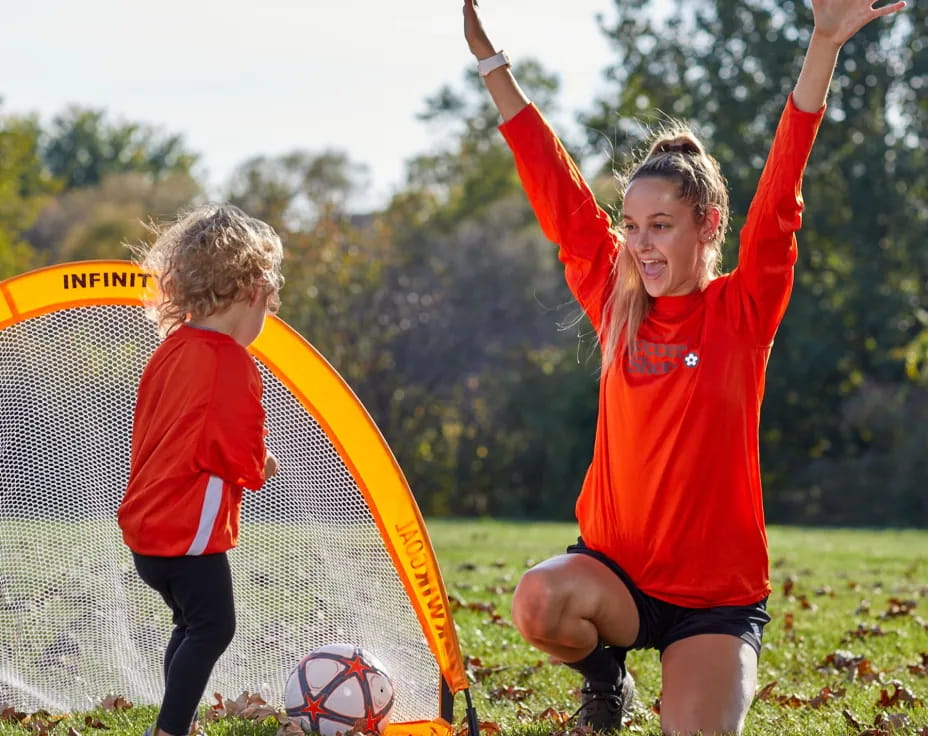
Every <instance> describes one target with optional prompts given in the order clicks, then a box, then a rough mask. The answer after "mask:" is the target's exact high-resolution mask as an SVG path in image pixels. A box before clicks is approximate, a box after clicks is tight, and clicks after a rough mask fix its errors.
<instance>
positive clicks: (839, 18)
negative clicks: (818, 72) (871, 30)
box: [812, 0, 905, 46]
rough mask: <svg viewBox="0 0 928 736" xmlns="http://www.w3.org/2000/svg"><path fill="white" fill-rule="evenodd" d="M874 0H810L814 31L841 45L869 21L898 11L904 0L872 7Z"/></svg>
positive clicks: (901, 7) (902, 6) (903, 4)
mask: <svg viewBox="0 0 928 736" xmlns="http://www.w3.org/2000/svg"><path fill="white" fill-rule="evenodd" d="M875 4H876V3H875V0H812V16H813V18H814V19H815V33H816V34H817V35H819V36H821V37H822V38H824V39H828V40H829V41H831V42H833V43H835V44H836V45H838V46H843V45H844V42H845V41H847V40H848V39H849V38H850V37H851V36H853V35H854V34H855V33H857V31H859V30H860V29H861V28H863V27H864V26H865V25H867V24H868V23H869V22H870V21H872V20H876V19H877V18H882V17H883V16H884V15H891V14H892V13H898V12H899V11H900V10H902V9H903V8H904V7H905V1H904V0H900V2H896V3H892V4H891V5H884V6H883V7H880V8H874V7H873V6H874V5H875Z"/></svg>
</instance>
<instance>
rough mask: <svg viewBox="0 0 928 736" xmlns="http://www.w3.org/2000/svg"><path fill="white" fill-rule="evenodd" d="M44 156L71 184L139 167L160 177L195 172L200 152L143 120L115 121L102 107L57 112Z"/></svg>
mask: <svg viewBox="0 0 928 736" xmlns="http://www.w3.org/2000/svg"><path fill="white" fill-rule="evenodd" d="M42 157H43V159H44V160H45V163H46V165H47V166H48V169H49V171H51V173H52V175H53V176H55V177H56V178H59V179H61V180H62V181H63V182H64V186H65V188H67V189H75V188H80V187H88V186H95V185H98V184H100V183H101V182H102V181H103V179H104V178H105V177H106V176H107V175H108V174H113V173H120V172H127V171H135V172H140V173H144V174H147V175H149V176H151V177H152V178H154V179H158V178H160V177H162V176H164V175H166V174H169V173H181V174H190V171H191V168H192V167H193V165H194V164H195V163H196V159H197V156H196V154H193V153H191V152H190V151H188V150H186V148H185V146H184V143H183V139H182V138H181V136H179V135H167V136H165V135H162V134H160V133H159V132H158V131H157V130H156V129H155V128H153V127H151V126H148V125H143V124H140V123H111V122H109V121H107V120H106V115H105V112H104V111H102V110H91V109H87V108H81V107H72V108H70V109H69V110H67V111H65V112H63V113H61V114H60V115H57V116H55V118H54V119H53V120H52V123H51V128H50V129H49V130H48V131H47V132H46V139H45V141H44V144H43V146H42Z"/></svg>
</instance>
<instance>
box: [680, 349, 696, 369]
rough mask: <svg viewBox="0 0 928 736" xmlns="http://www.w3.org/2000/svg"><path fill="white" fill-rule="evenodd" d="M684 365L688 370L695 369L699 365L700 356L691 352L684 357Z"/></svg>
mask: <svg viewBox="0 0 928 736" xmlns="http://www.w3.org/2000/svg"><path fill="white" fill-rule="evenodd" d="M683 365H685V366H686V367H687V368H695V367H696V366H697V365H699V356H698V355H697V354H696V353H694V352H692V351H690V352H689V353H687V354H686V355H684V356H683Z"/></svg>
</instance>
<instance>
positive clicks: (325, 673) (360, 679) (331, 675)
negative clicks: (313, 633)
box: [284, 644, 393, 736]
mask: <svg viewBox="0 0 928 736" xmlns="http://www.w3.org/2000/svg"><path fill="white" fill-rule="evenodd" d="M284 708H285V709H286V711H287V716H289V718H290V720H291V722H295V723H298V724H299V725H300V727H301V728H302V729H303V730H304V731H305V732H306V733H318V734H320V736H336V734H344V733H347V732H349V731H361V732H364V733H367V732H371V733H374V732H376V733H383V730H384V729H385V728H386V726H387V724H388V723H389V722H390V714H391V712H392V711H393V682H392V681H391V680H390V677H389V676H388V675H387V672H386V670H385V669H384V667H383V665H382V664H381V662H380V661H379V660H378V659H377V658H376V657H375V656H374V655H372V654H371V653H370V652H367V651H365V650H364V649H361V648H360V647H356V646H353V645H351V644H327V645H326V646H323V647H319V648H318V649H314V650H313V651H311V652H310V653H309V654H307V655H306V656H305V657H303V659H302V660H301V661H300V663H299V664H298V665H297V666H296V667H294V668H293V671H292V672H291V673H290V677H288V678H287V685H286V688H285V689H284Z"/></svg>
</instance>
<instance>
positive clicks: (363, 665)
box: [345, 652, 372, 680]
mask: <svg viewBox="0 0 928 736" xmlns="http://www.w3.org/2000/svg"><path fill="white" fill-rule="evenodd" d="M345 664H347V665H348V669H347V670H345V674H346V675H357V676H358V677H359V678H360V679H362V680H363V679H364V674H365V673H366V672H370V671H371V669H372V668H371V666H370V665H369V664H368V663H367V662H365V661H364V658H363V657H362V656H361V655H360V654H358V653H357V652H355V655H354V656H353V657H352V658H351V659H348V660H345Z"/></svg>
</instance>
